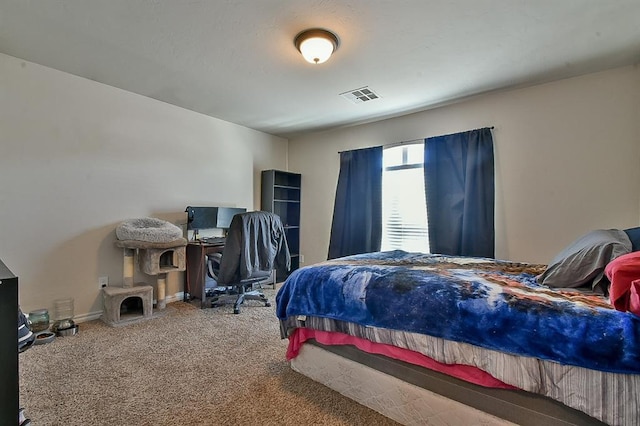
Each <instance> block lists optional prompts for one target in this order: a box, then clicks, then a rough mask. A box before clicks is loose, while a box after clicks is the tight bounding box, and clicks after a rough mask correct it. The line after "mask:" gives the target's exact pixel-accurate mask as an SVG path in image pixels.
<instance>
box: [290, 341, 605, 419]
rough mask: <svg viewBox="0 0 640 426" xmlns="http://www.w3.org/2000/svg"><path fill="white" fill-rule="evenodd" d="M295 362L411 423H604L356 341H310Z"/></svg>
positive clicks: (302, 370) (335, 386) (317, 378)
mask: <svg viewBox="0 0 640 426" xmlns="http://www.w3.org/2000/svg"><path fill="white" fill-rule="evenodd" d="M291 367H292V368H293V369H294V370H295V371H297V372H299V373H301V374H304V375H305V376H307V377H310V378H311V379H313V380H315V381H318V382H320V383H322V384H324V385H326V386H328V387H330V388H332V389H334V390H336V391H338V392H340V393H341V394H343V395H345V396H347V397H349V398H351V399H353V400H355V401H357V402H359V403H360V404H363V405H365V406H367V407H369V408H371V409H373V410H376V411H378V412H380V413H382V414H383V415H385V416H387V417H390V418H392V419H393V420H396V421H398V422H399V423H401V424H406V425H414V424H415V425H446V426H454V425H456V426H458V425H465V426H466V425H510V424H519V425H522V426H539V425H545V426H568V425H580V426H592V425H593V426H595V425H604V423H602V422H600V421H598V420H596V419H594V418H592V417H589V416H587V415H585V414H584V413H582V412H580V411H577V410H573V409H571V408H568V407H566V406H564V405H563V404H560V403H558V402H556V401H553V400H552V399H550V398H546V397H542V396H539V395H535V394H531V393H529V392H524V391H518V390H515V391H514V390H505V389H488V388H484V387H481V386H477V385H473V384H470V383H467V382H465V381H462V380H458V379H455V378H451V377H449V376H447V375H444V374H441V373H437V372H434V371H430V370H427V369H424V368H421V367H418V366H415V365H411V364H407V363H404V362H402V361H397V360H393V359H389V358H387V357H384V356H381V355H372V354H368V353H366V352H362V351H359V350H358V349H356V348H354V347H351V346H325V345H322V344H319V343H317V342H313V341H311V342H309V343H306V344H304V345H303V346H302V348H301V350H300V354H299V355H298V356H297V357H296V358H294V359H292V360H291ZM512 422H513V423H512Z"/></svg>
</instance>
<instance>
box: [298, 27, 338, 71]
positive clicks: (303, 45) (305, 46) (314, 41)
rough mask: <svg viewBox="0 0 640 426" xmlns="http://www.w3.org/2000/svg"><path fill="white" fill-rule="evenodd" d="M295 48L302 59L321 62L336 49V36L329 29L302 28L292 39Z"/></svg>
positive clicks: (313, 62)
mask: <svg viewBox="0 0 640 426" xmlns="http://www.w3.org/2000/svg"><path fill="white" fill-rule="evenodd" d="M293 42H294V44H295V45H296V48H297V49H298V50H299V51H300V53H302V56H303V57H304V59H306V60H307V62H310V63H312V64H321V63H323V62H326V60H327V59H329V58H330V57H331V54H332V53H333V52H335V51H336V49H338V37H337V36H336V35H335V34H334V33H332V32H331V31H327V30H323V29H321V28H313V29H310V30H304V31H302V32H301V33H300V34H298V35H297V36H296V38H295V39H294V41H293Z"/></svg>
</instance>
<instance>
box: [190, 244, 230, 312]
mask: <svg viewBox="0 0 640 426" xmlns="http://www.w3.org/2000/svg"><path fill="white" fill-rule="evenodd" d="M223 249H224V245H223V244H205V243H202V242H198V241H190V242H189V244H187V273H186V281H185V283H184V297H183V300H184V301H185V302H187V301H189V300H193V299H200V307H201V308H205V307H207V306H205V301H206V296H205V291H206V288H205V276H206V273H207V255H208V254H211V253H222V250H223Z"/></svg>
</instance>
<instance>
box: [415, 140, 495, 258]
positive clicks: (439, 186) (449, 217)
mask: <svg viewBox="0 0 640 426" xmlns="http://www.w3.org/2000/svg"><path fill="white" fill-rule="evenodd" d="M424 143H425V145H424V183H425V192H426V199H427V216H428V219H429V244H430V246H431V252H432V253H439V254H448V255H457V256H479V257H491V258H493V257H494V256H495V228H494V199H495V189H494V188H495V184H494V167H493V137H492V136H491V129H489V128H484V129H477V130H471V131H468V132H462V133H456V134H453V135H446V136H437V137H433V138H427V139H425V141H424Z"/></svg>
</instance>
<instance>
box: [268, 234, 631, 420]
mask: <svg viewBox="0 0 640 426" xmlns="http://www.w3.org/2000/svg"><path fill="white" fill-rule="evenodd" d="M627 243H628V244H627ZM625 250H627V251H631V243H629V241H628V239H627V241H626V242H625ZM608 253H609V255H611V256H612V257H616V256H619V255H620V254H619V253H614V254H612V250H608ZM565 255H566V253H565ZM583 260H584V259H583ZM610 260H611V259H609V260H605V261H604V262H602V264H601V265H599V267H601V269H604V266H606V264H607V263H608V262H609V261H610ZM590 262H591V264H594V262H593V260H592V259H591V260H590ZM551 266H553V265H552V263H550V265H533V264H526V263H515V262H509V261H502V260H495V259H486V258H472V257H454V256H444V255H431V254H422V253H407V252H404V251H389V252H377V253H368V254H362V255H355V256H349V257H344V258H340V259H334V260H330V261H327V262H323V263H321V264H317V265H312V266H307V267H305V268H301V269H298V270H297V271H295V272H294V273H293V274H291V276H290V277H289V278H288V279H287V280H286V281H285V283H284V284H283V285H282V287H281V288H280V289H279V291H278V294H277V297H276V303H277V315H278V318H279V320H280V326H281V336H282V337H283V338H288V339H289V346H288V350H287V358H288V359H290V360H291V366H292V368H294V369H295V370H296V371H299V372H300V373H302V374H305V375H307V376H309V377H311V378H312V379H314V380H317V381H320V382H322V383H324V384H326V385H327V386H329V387H332V388H334V389H336V390H338V391H339V392H341V393H343V394H345V395H346V396H348V397H350V398H353V399H355V400H356V401H358V402H360V403H363V404H364V405H367V406H369V407H371V408H373V409H375V410H377V411H379V412H381V413H382V414H384V415H386V416H388V417H390V418H392V419H394V420H396V421H399V422H400V423H403V424H444V425H456V424H465V425H466V424H478V425H480V424H483V425H484V424H487V425H488V424H496V425H498V424H500V425H502V424H505V425H506V424H511V422H513V423H517V424H523V425H527V424H531V425H538V424H545V425H551V424H557V425H566V424H579V425H588V424H593V425H596V424H610V425H637V424H638V423H637V422H638V419H639V418H640V394H639V390H640V317H638V316H636V315H634V314H633V313H630V312H623V311H620V310H616V309H614V307H613V306H612V305H611V304H610V303H609V300H608V298H607V297H605V296H604V295H603V294H598V293H597V292H596V291H591V288H589V291H585V290H584V288H581V289H576V288H569V289H566V288H552V287H549V286H548V285H543V284H540V282H539V281H540V277H542V276H543V275H544V274H545V273H547V271H549V270H552V269H553V268H551ZM600 272H602V271H600ZM591 275H592V276H590V277H589V279H590V280H592V281H593V280H594V277H595V275H594V274H593V273H592V274H591ZM596 275H597V274H596ZM600 275H603V274H602V273H601V274H600ZM600 275H599V276H598V277H597V278H598V279H599V278H600Z"/></svg>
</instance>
